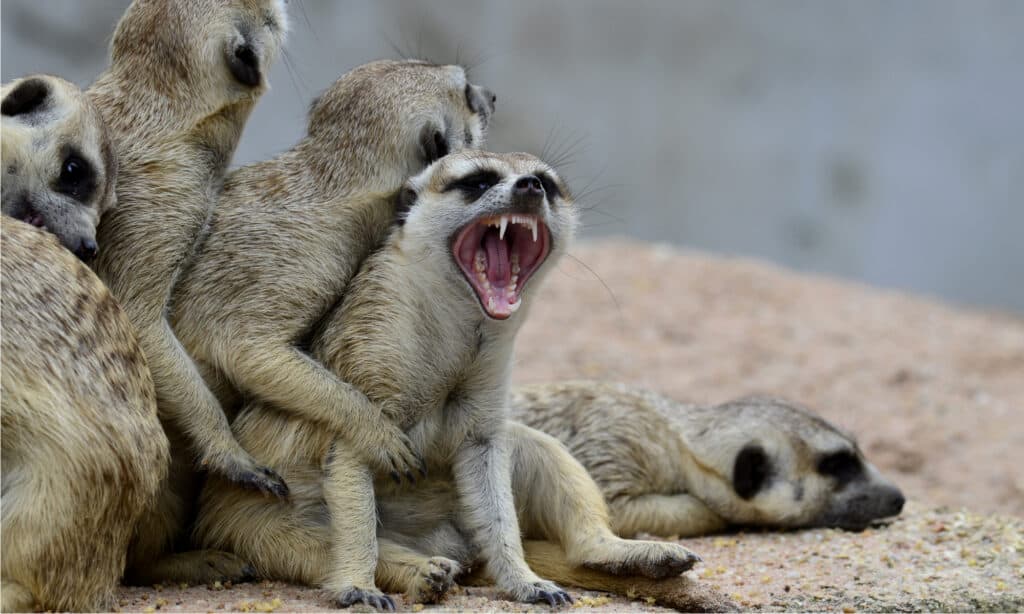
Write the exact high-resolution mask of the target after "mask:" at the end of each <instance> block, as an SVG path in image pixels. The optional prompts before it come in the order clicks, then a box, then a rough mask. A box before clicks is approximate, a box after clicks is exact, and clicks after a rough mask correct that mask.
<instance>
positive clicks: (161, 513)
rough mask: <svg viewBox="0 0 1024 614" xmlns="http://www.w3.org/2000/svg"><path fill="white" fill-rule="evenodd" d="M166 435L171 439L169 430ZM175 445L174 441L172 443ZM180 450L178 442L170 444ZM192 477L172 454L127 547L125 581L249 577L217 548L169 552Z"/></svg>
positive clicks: (178, 536) (249, 571)
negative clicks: (166, 471) (168, 472)
mask: <svg viewBox="0 0 1024 614" xmlns="http://www.w3.org/2000/svg"><path fill="white" fill-rule="evenodd" d="M172 439H177V437H176V436H175V435H174V434H172ZM175 443H176V444H178V442H177V441H176V442H175ZM175 447H176V449H177V450H181V449H182V446H181V444H178V445H176V446H175ZM197 480H198V478H197V477H196V476H195V475H194V474H193V473H192V470H191V467H190V466H189V462H188V459H187V458H185V457H184V455H183V454H182V453H181V452H177V453H175V454H174V455H173V460H172V467H171V475H170V477H169V479H168V480H166V481H165V482H164V483H163V485H162V488H161V489H160V492H159V494H158V499H157V502H156V505H154V506H153V507H152V508H151V509H149V510H147V511H146V513H145V514H143V516H142V518H141V520H140V521H139V524H138V529H137V531H136V534H135V537H134V539H133V540H132V544H131V546H130V547H129V549H128V564H127V566H126V569H125V578H124V580H125V583H126V584H129V585H135V586H148V585H152V584H158V583H162V582H174V583H180V582H185V583H188V584H211V583H213V582H218V581H219V582H227V581H231V582H244V581H246V580H251V579H252V578H253V576H254V575H255V570H254V569H253V567H252V566H251V565H249V564H247V563H246V562H245V561H243V560H242V559H241V558H239V557H238V556H236V555H234V554H231V553H229V552H221V551H218V550H193V551H189V552H172V551H173V549H174V546H175V544H178V543H181V542H183V541H187V540H186V539H185V535H184V532H185V524H186V520H185V519H186V518H188V517H189V516H190V515H191V508H192V505H191V504H190V502H191V501H193V500H194V499H195V491H196V487H197V485H198V481H197Z"/></svg>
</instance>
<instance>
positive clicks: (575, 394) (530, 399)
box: [510, 382, 903, 537]
mask: <svg viewBox="0 0 1024 614" xmlns="http://www.w3.org/2000/svg"><path fill="white" fill-rule="evenodd" d="M510 404H511V408H512V414H513V416H515V417H516V418H517V419H520V420H522V421H523V422H525V423H526V424H528V425H530V426H532V427H534V428H537V429H540V430H542V431H544V432H546V433H550V434H551V435H553V436H555V437H557V438H558V439H559V440H561V441H562V442H563V443H564V444H565V445H566V446H568V448H569V450H570V451H571V452H572V454H573V456H575V457H576V458H577V459H578V460H579V461H580V462H581V463H582V464H583V466H585V467H586V468H587V471H588V472H589V473H590V475H591V476H593V478H594V480H595V481H596V482H597V484H598V485H599V486H600V487H601V490H602V492H603V493H604V497H605V499H606V500H607V501H608V504H609V506H610V508H611V512H612V524H613V526H614V527H615V531H616V532H617V533H618V534H620V535H623V536H630V535H634V534H636V533H652V534H655V535H665V536H670V535H674V536H679V537H685V536H695V535H704V534H707V533H711V532H714V531H719V530H722V529H723V528H725V527H726V526H728V525H755V526H767V527H782V528H798V527H811V526H832V527H847V528H854V529H856V528H863V527H864V526H866V525H867V524H868V523H869V522H870V521H872V520H874V519H876V518H882V517H885V516H891V515H894V514H898V513H899V511H900V509H901V508H902V506H903V496H902V494H901V493H900V491H899V489H897V488H896V487H895V486H893V485H892V484H891V483H890V482H889V481H887V480H886V479H885V478H884V477H882V476H881V474H880V473H879V472H878V470H877V469H876V468H875V467H874V466H873V465H872V464H871V463H869V462H868V461H867V459H865V458H864V455H863V454H862V453H861V451H860V449H859V448H858V446H857V443H856V441H855V440H854V439H853V438H852V437H851V436H849V435H847V434H846V433H843V432H842V431H840V430H839V429H837V428H836V427H834V426H832V425H831V424H829V423H828V422H826V421H825V420H823V419H822V418H820V417H818V416H817V415H815V414H813V413H812V412H810V411H808V410H807V409H805V408H803V407H800V406H799V405H796V404H794V403H791V402H787V401H781V400H777V399H766V398H747V399H740V400H737V401H732V402H729V403H724V404H722V405H720V406H717V407H701V406H696V405H685V404H681V403H677V402H675V401H672V400H670V399H667V398H665V397H663V396H660V395H658V394H655V393H653V392H649V391H644V390H641V389H638V388H630V387H628V386H623V385H617V384H607V383H601V382H566V383H558V384H540V385H533V386H524V387H521V388H519V389H517V390H514V391H513V393H512V396H511V398H510ZM757 449H759V450H761V451H762V452H763V459H764V462H763V463H760V462H759V463H758V467H760V466H762V465H763V467H764V468H765V475H766V476H767V477H766V479H765V480H764V484H763V486H762V487H760V488H757V489H756V491H755V492H753V493H748V495H749V496H747V497H744V496H741V495H740V494H739V493H738V490H737V486H736V481H737V479H741V478H737V472H742V469H741V467H740V464H741V462H740V461H739V458H740V456H741V454H742V453H743V451H744V450H747V451H750V450H757ZM837 453H839V454H840V455H841V456H845V459H846V462H848V463H849V473H848V475H847V476H846V477H845V478H844V477H842V476H837V475H834V474H830V473H829V471H828V469H827V466H828V465H827V463H826V464H824V465H823V464H822V463H823V461H824V460H825V459H826V458H827V457H828V456H829V455H832V454H837ZM748 458H750V457H748Z"/></svg>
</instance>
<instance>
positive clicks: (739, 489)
mask: <svg viewBox="0 0 1024 614" xmlns="http://www.w3.org/2000/svg"><path fill="white" fill-rule="evenodd" d="M771 472H772V466H771V462H770V461H769V460H768V455H767V454H765V451H764V449H763V448H761V446H759V445H748V446H746V447H744V448H743V449H742V450H740V453H739V454H737V455H736V462H735V464H734V465H733V469H732V487H733V490H735V491H736V494H737V495H739V496H740V498H741V499H750V498H751V497H753V496H754V495H756V494H757V493H758V492H759V491H760V490H761V489H763V488H764V486H765V484H767V483H768V478H769V477H771Z"/></svg>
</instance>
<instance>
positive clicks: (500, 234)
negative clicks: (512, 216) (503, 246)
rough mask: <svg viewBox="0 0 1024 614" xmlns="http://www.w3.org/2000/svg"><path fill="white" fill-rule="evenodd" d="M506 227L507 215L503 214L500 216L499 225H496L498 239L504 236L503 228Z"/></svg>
mask: <svg viewBox="0 0 1024 614" xmlns="http://www.w3.org/2000/svg"><path fill="white" fill-rule="evenodd" d="M507 227H508V216H507V215H503V216H501V226H499V227H498V238H499V239H504V238H505V229H506V228H507Z"/></svg>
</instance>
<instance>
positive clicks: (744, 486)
mask: <svg viewBox="0 0 1024 614" xmlns="http://www.w3.org/2000/svg"><path fill="white" fill-rule="evenodd" d="M704 411H705V412H706V418H707V420H706V422H704V423H702V428H704V429H706V430H707V432H711V431H712V430H713V431H714V433H715V436H714V437H713V438H709V437H707V436H705V437H700V436H693V437H690V438H688V439H691V440H692V441H690V443H691V446H692V447H693V449H694V451H695V453H696V454H697V457H698V461H699V462H700V463H701V464H703V465H705V466H706V467H708V468H710V469H711V472H710V473H705V475H709V476H710V474H717V475H714V477H708V478H707V482H706V486H707V487H708V488H707V493H708V494H707V498H706V499H704V502H705V503H706V504H707V505H708V506H709V507H710V508H711V509H712V510H714V511H715V512H717V513H718V514H719V515H720V516H722V517H723V518H725V519H726V520H727V521H729V522H731V523H733V524H738V525H763V526H775V527H780V526H781V527H789V528H801V527H836V528H844V529H850V530H860V529H863V528H865V527H866V526H868V524H869V523H870V522H871V521H873V520H877V519H880V518H886V517H889V516H895V515H897V514H899V513H900V511H901V510H902V509H903V503H904V498H903V493H902V492H900V490H899V488H897V487H896V486H895V485H893V484H892V483H891V482H889V481H888V480H886V479H885V478H884V477H882V475H881V474H880V473H879V471H878V470H877V469H876V468H875V467H874V465H872V464H871V463H869V462H868V461H867V459H866V458H864V455H863V453H861V450H860V448H859V447H858V446H857V442H856V440H855V439H854V438H853V437H851V436H849V435H847V434H845V433H843V432H842V431H840V430H839V429H837V428H836V427H835V426H833V425H832V424H830V423H829V422H827V421H826V420H824V419H823V418H821V417H820V416H817V415H815V414H813V413H811V412H810V411H808V410H806V409H804V408H802V407H799V406H797V405H794V404H792V403H789V402H786V401H780V400H776V399H765V398H747V399H741V400H739V401H733V402H730V403H726V404H723V405H720V406H718V407H714V408H708V409H706V410H704Z"/></svg>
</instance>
